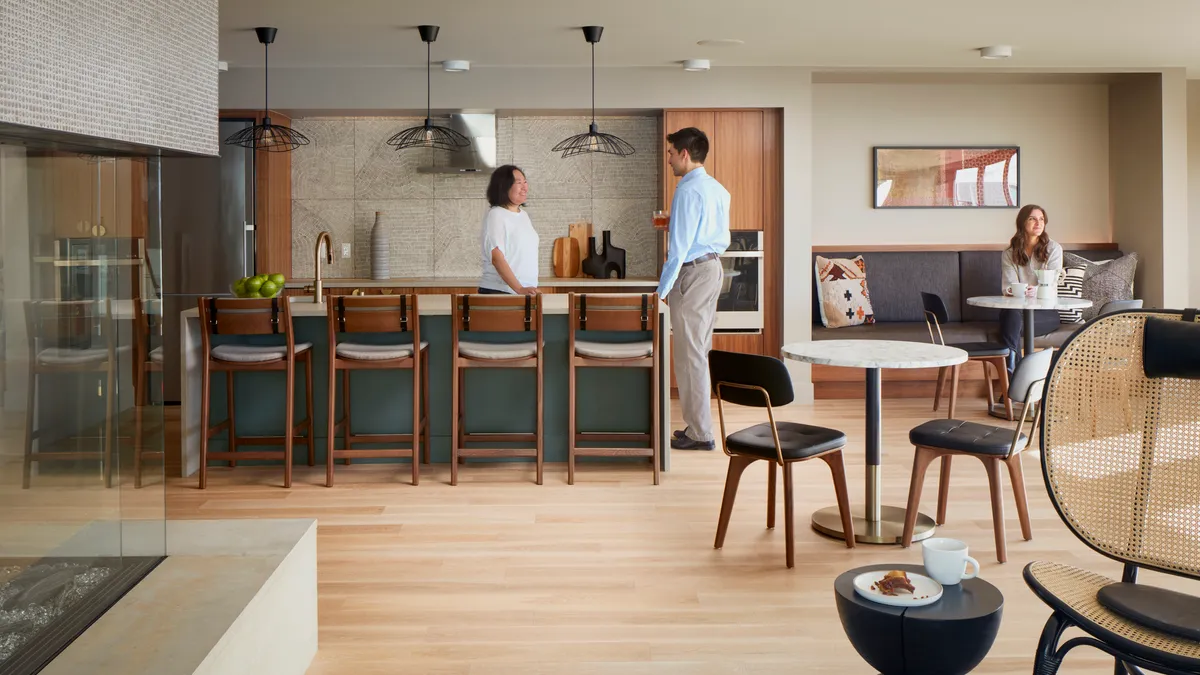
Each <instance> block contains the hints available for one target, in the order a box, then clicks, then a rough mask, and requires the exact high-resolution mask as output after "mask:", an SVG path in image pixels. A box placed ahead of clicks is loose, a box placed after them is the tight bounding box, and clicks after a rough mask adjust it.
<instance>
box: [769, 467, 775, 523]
mask: <svg viewBox="0 0 1200 675" xmlns="http://www.w3.org/2000/svg"><path fill="white" fill-rule="evenodd" d="M767 529H768V530H773V529H775V462H774V461H773V460H767Z"/></svg>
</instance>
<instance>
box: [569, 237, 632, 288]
mask: <svg viewBox="0 0 1200 675" xmlns="http://www.w3.org/2000/svg"><path fill="white" fill-rule="evenodd" d="M603 242H604V243H603V244H602V245H601V248H600V251H599V253H597V252H596V238H595V237H588V251H587V258H585V259H584V260H583V262H582V263H581V264H580V269H582V270H583V273H584V274H586V275H588V276H589V277H593V278H596V279H608V278H610V277H611V274H612V273H613V272H616V273H617V278H618V279H624V278H625V249H623V248H620V247H617V246H613V245H612V230H605V231H604V232H603Z"/></svg>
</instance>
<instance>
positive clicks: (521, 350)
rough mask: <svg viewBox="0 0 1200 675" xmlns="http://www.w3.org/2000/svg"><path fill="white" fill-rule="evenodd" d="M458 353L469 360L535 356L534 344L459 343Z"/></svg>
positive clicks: (498, 359) (535, 346)
mask: <svg viewBox="0 0 1200 675" xmlns="http://www.w3.org/2000/svg"><path fill="white" fill-rule="evenodd" d="M458 353H459V355H460V356H465V357H467V358H469V359H480V360H485V361H500V360H504V359H527V358H530V357H532V356H534V355H535V354H537V343H536V342H510V343H506V344H499V343H493V342H460V343H458Z"/></svg>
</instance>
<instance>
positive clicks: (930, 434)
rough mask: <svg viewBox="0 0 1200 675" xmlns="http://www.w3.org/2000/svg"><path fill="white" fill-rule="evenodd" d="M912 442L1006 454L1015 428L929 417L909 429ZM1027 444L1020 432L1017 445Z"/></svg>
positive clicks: (976, 451) (985, 453)
mask: <svg viewBox="0 0 1200 675" xmlns="http://www.w3.org/2000/svg"><path fill="white" fill-rule="evenodd" d="M908 440H909V441H911V442H912V444H913V445H921V446H925V447H927V448H941V449H944V450H957V451H959V452H970V453H974V454H977V455H995V456H999V457H1004V456H1007V455H1008V451H1009V450H1010V449H1011V448H1012V441H1013V430H1012V429H1006V428H1004V427H993V426H991V425H989V424H976V423H975V422H963V421H962V420H930V421H928V422H926V423H924V424H922V425H921V426H919V427H915V428H914V429H913V430H912V431H909V432H908ZM1024 446H1025V434H1021V438H1020V440H1019V441H1018V442H1017V447H1024Z"/></svg>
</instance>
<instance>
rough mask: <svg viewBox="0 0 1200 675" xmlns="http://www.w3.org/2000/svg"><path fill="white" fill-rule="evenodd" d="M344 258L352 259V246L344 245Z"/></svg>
mask: <svg viewBox="0 0 1200 675" xmlns="http://www.w3.org/2000/svg"><path fill="white" fill-rule="evenodd" d="M342 257H343V258H349V257H350V244H342Z"/></svg>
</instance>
